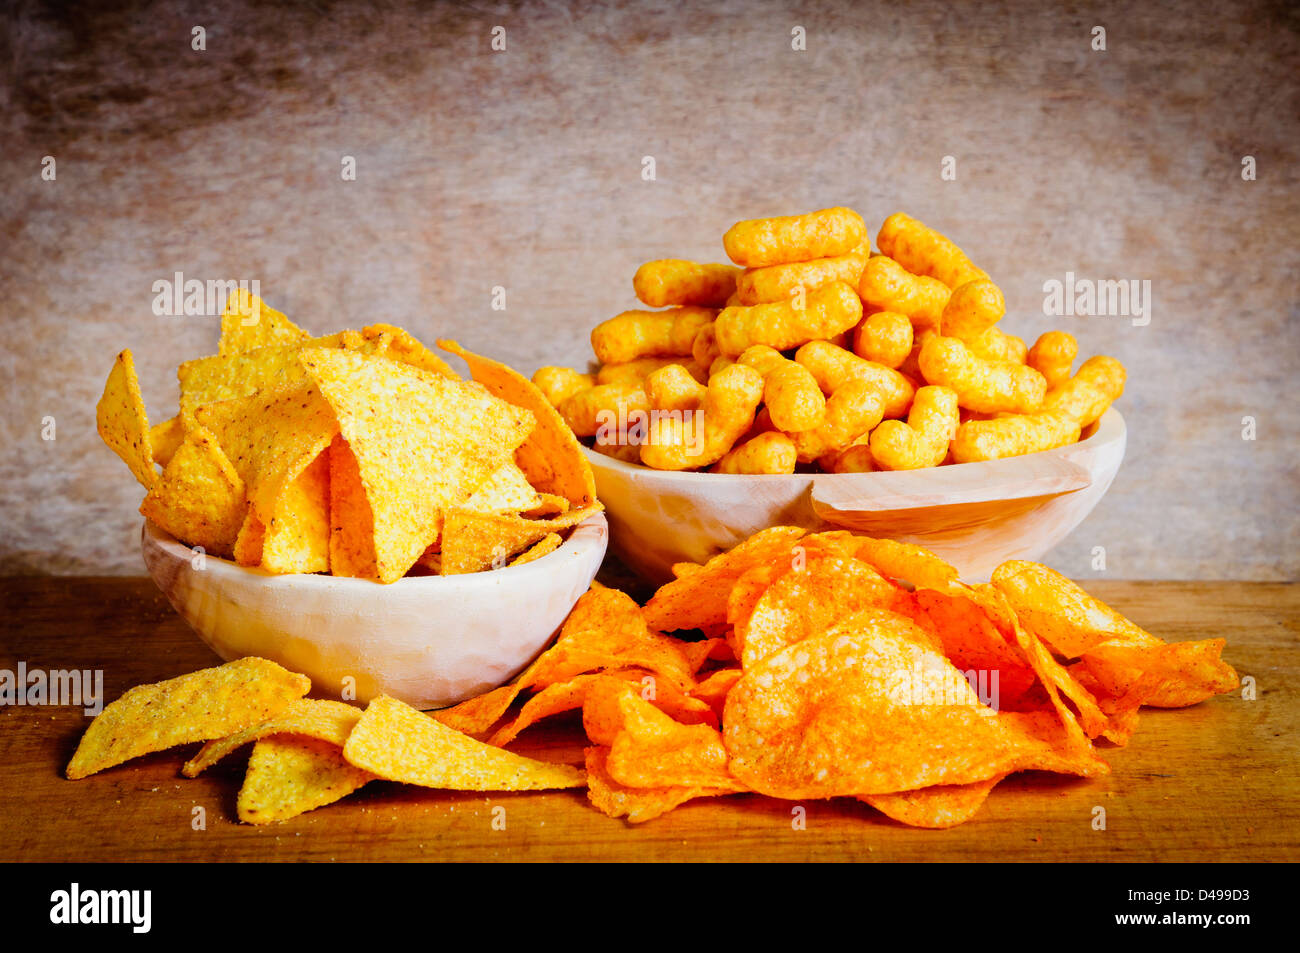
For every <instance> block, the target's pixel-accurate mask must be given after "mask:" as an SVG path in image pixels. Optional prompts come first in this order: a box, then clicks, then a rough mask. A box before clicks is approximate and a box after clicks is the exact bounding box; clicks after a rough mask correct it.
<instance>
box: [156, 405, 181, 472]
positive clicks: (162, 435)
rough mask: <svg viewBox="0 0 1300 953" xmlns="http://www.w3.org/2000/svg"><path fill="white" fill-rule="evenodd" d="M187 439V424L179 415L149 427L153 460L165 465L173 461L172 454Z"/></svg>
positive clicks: (162, 465)
mask: <svg viewBox="0 0 1300 953" xmlns="http://www.w3.org/2000/svg"><path fill="white" fill-rule="evenodd" d="M184 439H185V425H184V424H183V423H182V422H181V418H180V417H179V416H176V417H169V418H168V419H166V420H164V421H163V422H162V423H160V424H154V425H153V426H152V427H150V428H149V445H150V446H151V447H152V448H153V462H154V463H156V464H158V466H160V467H165V466H167V464H168V463H169V462H170V461H171V458H172V454H174V453H175V452H176V448H177V447H179V446H180V445H181V441H182V440H184Z"/></svg>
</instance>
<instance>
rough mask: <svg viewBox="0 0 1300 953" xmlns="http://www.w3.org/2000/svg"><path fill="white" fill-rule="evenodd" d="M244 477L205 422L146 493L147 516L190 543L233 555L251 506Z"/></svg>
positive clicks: (217, 553) (142, 508)
mask: <svg viewBox="0 0 1300 953" xmlns="http://www.w3.org/2000/svg"><path fill="white" fill-rule="evenodd" d="M245 492H246V491H245V487H244V481H243V480H242V479H240V477H239V474H238V473H237V472H236V471H235V468H234V466H233V465H232V464H231V462H230V461H229V460H228V459H226V455H225V454H224V453H223V452H222V451H221V446H220V445H219V444H218V443H217V438H216V437H214V436H213V435H212V433H211V432H210V431H208V430H206V429H204V428H202V427H196V428H194V429H192V430H190V431H189V432H188V433H187V434H186V435H185V439H184V441H182V443H181V445H180V447H179V448H178V449H177V451H176V452H175V453H174V454H173V455H172V458H171V459H170V460H169V461H168V462H167V466H166V468H165V469H164V470H163V473H162V477H161V478H159V480H158V482H157V483H156V484H154V486H153V487H152V488H151V489H150V490H149V492H148V493H147V494H146V495H145V498H144V502H143V503H141V504H140V513H141V514H142V515H143V516H144V518H145V519H147V520H149V522H151V523H153V524H154V525H155V526H158V527H160V528H162V529H164V530H166V531H167V532H169V533H171V534H172V535H173V536H175V537H176V538H177V539H179V540H181V541H182V542H184V543H186V544H188V545H190V546H201V547H203V549H204V551H205V552H209V553H212V554H213V555H215V556H229V555H231V552H232V549H233V547H234V545H235V539H236V537H237V535H238V534H239V528H240V526H241V525H242V524H243V522H244V515H245V513H246V512H247V510H248V505H247V503H246V501H245Z"/></svg>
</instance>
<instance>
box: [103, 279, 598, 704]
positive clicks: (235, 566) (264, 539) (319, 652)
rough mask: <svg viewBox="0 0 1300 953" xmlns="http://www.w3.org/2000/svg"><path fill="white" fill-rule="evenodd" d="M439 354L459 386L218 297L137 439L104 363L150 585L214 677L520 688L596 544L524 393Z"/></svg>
mask: <svg viewBox="0 0 1300 953" xmlns="http://www.w3.org/2000/svg"><path fill="white" fill-rule="evenodd" d="M438 343H439V345H440V346H441V347H442V348H443V349H444V350H446V351H448V352H449V353H452V354H456V355H458V356H459V357H461V358H463V359H464V360H465V361H466V363H467V364H468V365H469V368H470V376H471V377H472V380H462V379H461V378H460V376H459V375H458V374H457V373H456V372H455V371H454V370H452V368H451V367H450V366H449V365H448V364H447V363H446V362H444V361H443V360H442V359H441V358H440V357H438V356H437V355H436V354H434V353H433V352H432V351H430V350H429V349H428V348H426V347H425V346H424V345H423V344H421V343H420V342H419V341H417V340H416V339H415V338H414V337H412V336H411V335H410V334H408V333H407V332H406V331H404V330H402V329H401V328H396V327H392V326H390V325H374V326H371V327H367V328H364V329H362V330H360V331H353V330H347V331H340V332H337V333H335V334H331V335H327V336H324V337H315V338H313V337H311V336H310V335H309V334H308V333H307V332H305V331H303V330H302V329H301V328H298V327H297V326H296V325H294V324H293V323H292V322H291V321H289V319H288V318H287V317H285V316H284V315H283V314H281V313H280V312H278V311H274V310H273V309H271V308H269V307H267V306H266V305H265V303H264V302H262V301H261V300H260V299H258V298H257V297H256V296H253V295H248V294H234V295H232V296H231V300H230V302H229V303H228V305H227V309H226V313H225V314H224V315H223V318H222V334H221V341H220V345H219V348H218V353H217V354H215V355H212V356H209V357H201V358H198V359H195V360H192V361H187V362H185V363H184V364H182V365H181V366H180V368H179V370H178V378H179V380H180V400H179V413H178V414H177V415H176V416H175V417H173V418H171V419H170V420H167V421H165V422H163V423H160V424H158V425H156V426H154V427H150V426H149V421H148V417H147V415H146V413H145V408H144V402H143V400H142V398H141V396H140V390H139V385H138V382H137V380H136V376H135V368H134V364H133V360H132V357H131V352H130V351H129V350H127V351H123V352H122V353H121V354H119V355H118V358H117V360H116V362H115V363H114V366H113V369H112V371H111V373H110V374H109V378H108V382H107V384H106V386H105V389H104V395H103V397H102V398H101V399H100V402H99V405H98V407H97V411H96V419H97V424H98V428H99V432H100V435H101V436H102V437H103V439H104V441H105V443H107V444H108V445H109V446H110V447H111V448H112V449H113V450H114V451H115V452H116V453H118V455H119V456H121V457H122V459H123V460H124V461H125V462H126V463H127V465H128V467H130V469H131V471H132V473H133V474H134V475H135V476H136V478H137V480H139V482H140V483H141V484H142V485H143V486H144V488H145V490H146V495H145V498H144V502H143V503H142V504H141V506H140V512H141V513H142V514H143V515H144V516H145V518H146V520H147V523H146V525H145V529H144V534H143V550H144V556H145V563H146V565H147V566H148V568H149V572H150V574H151V575H152V576H153V578H154V579H155V581H156V582H157V583H158V585H159V587H160V588H161V589H162V590H163V592H164V593H165V594H166V595H167V597H168V598H169V599H170V600H171V602H172V604H173V605H174V606H175V607H176V609H177V611H178V612H180V613H181V615H182V616H183V617H184V618H185V619H186V621H188V622H189V623H190V624H191V625H192V626H193V627H194V628H195V629H196V630H197V631H198V633H199V634H200V636H201V637H202V638H203V639H204V641H206V642H207V643H208V644H209V645H210V646H211V647H212V648H213V649H214V650H215V651H216V652H217V653H218V654H219V655H221V656H222V657H223V658H226V659H231V658H236V657H240V656H244V655H258V656H262V657H265V658H270V659H273V660H276V661H279V662H281V663H282V664H284V665H285V666H287V667H289V668H291V669H293V670H295V671H299V672H303V673H304V674H307V675H309V676H311V678H312V680H313V683H315V684H317V685H320V686H322V687H323V688H325V690H327V691H331V692H334V691H338V692H349V693H350V697H352V698H355V699H358V700H365V699H367V698H369V697H371V696H373V695H377V694H384V693H386V694H390V695H393V696H395V697H398V698H401V699H403V700H404V701H407V702H410V703H411V704H416V705H419V706H421V707H437V706H441V705H448V704H452V703H454V702H456V701H459V700H460V699H462V698H465V697H468V696H470V695H473V694H476V693H478V692H481V691H483V690H485V689H487V688H491V687H492V686H494V685H496V684H498V683H500V682H501V681H504V680H506V679H508V678H509V677H510V676H512V675H513V674H514V673H515V672H517V671H518V670H519V669H520V668H522V667H523V666H524V665H525V664H526V663H527V662H528V661H529V660H530V659H531V657H532V656H533V655H535V654H536V653H537V652H539V651H540V650H541V649H542V647H543V646H544V645H545V643H546V642H547V641H548V640H549V639H550V637H551V636H552V635H553V634H554V632H555V631H556V630H557V629H558V627H559V625H560V623H561V622H562V621H563V619H564V617H565V616H566V615H567V614H568V611H569V609H571V608H572V606H573V604H574V602H575V601H576V600H577V599H578V597H579V596H580V595H581V594H582V593H583V592H584V591H586V589H587V588H588V586H589V585H590V583H591V580H592V578H593V577H594V575H595V573H596V570H597V569H598V568H599V566H600V562H601V558H602V557H603V555H604V551H605V546H606V541H607V536H608V533H607V527H606V523H605V519H604V516H603V515H602V514H601V513H600V510H601V508H602V507H601V505H600V504H599V503H598V502H596V492H595V480H594V476H593V474H592V471H591V467H590V465H589V464H588V462H587V460H586V458H585V456H584V454H583V452H582V449H581V446H580V445H579V444H578V442H577V440H576V439H575V438H574V436H573V434H572V433H571V432H570V431H569V428H568V427H567V426H566V425H565V424H564V422H563V420H562V419H561V418H560V417H559V415H558V413H557V412H556V411H555V410H554V409H553V408H552V407H551V406H550V404H549V403H548V402H547V400H546V398H545V397H544V396H543V395H542V394H541V392H540V391H539V390H538V389H537V388H536V387H534V385H533V384H532V383H531V382H529V381H528V380H527V379H526V378H524V377H521V376H520V375H519V374H517V373H515V372H514V371H512V370H511V369H510V368H508V367H506V366H505V365H503V364H500V363H498V362H496V361H492V360H489V359H487V358H484V357H480V356H479V355H476V354H473V353H471V352H469V351H466V350H465V349H464V348H462V347H460V345H458V344H457V343H456V342H454V341H440V342H438ZM158 467H161V468H162V469H161V472H159V470H158V469H157V468H158Z"/></svg>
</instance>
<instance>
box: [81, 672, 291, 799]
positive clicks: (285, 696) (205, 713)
mask: <svg viewBox="0 0 1300 953" xmlns="http://www.w3.org/2000/svg"><path fill="white" fill-rule="evenodd" d="M310 688H311V682H310V681H309V680H308V678H307V676H305V675H298V674H296V673H294V672H290V671H288V670H286V669H284V668H281V667H280V666H279V665H276V664H275V663H274V662H271V661H268V660H267V659H263V658H255V657H249V658H242V659H238V660H236V661H234V662H227V663H226V664H225V665H219V666H217V667H215V668H205V669H202V670H200V671H197V672H191V673H190V674H188V675H181V676H179V677H177V678H170V679H168V680H167V681H164V682H155V683H154V684H151V685H137V686H136V687H135V688H132V689H130V690H129V691H127V692H126V693H125V694H124V695H123V696H122V697H121V698H119V699H118V700H117V701H115V702H113V703H112V704H111V705H109V706H108V707H106V708H105V709H104V710H103V711H102V712H100V713H99V714H98V715H97V716H96V717H95V720H94V721H92V722H91V723H90V727H89V728H87V729H86V733H85V734H84V735H82V736H81V743H80V744H79V745H78V746H77V751H76V753H75V754H74V755H73V756H72V760H71V761H70V762H68V770H67V775H68V777H69V778H71V779H73V780H76V779H78V778H84V777H86V776H87V775H91V774H94V773H95V772H97V771H103V770H104V769H105V768H111V767H112V766H113V765H115V764H121V763H122V762H123V761H129V760H130V759H132V758H138V757H140V756H141V755H145V754H149V753H150V752H153V751H162V750H163V749H165V748H174V747H175V746H176V745H183V744H188V743H189V742H192V741H207V740H209V739H211V738H222V737H225V736H226V735H229V734H233V733H234V732H236V731H242V730H243V729H244V728H247V727H249V726H250V725H256V724H260V723H261V722H264V721H266V720H267V719H268V718H271V717H274V715H275V714H276V713H277V712H279V711H280V710H281V709H283V708H284V707H285V706H286V705H288V704H289V703H290V702H292V701H293V700H294V699H297V698H301V697H302V696H303V695H306V694H307V692H308V690H309V689H310Z"/></svg>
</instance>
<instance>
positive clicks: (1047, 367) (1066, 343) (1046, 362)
mask: <svg viewBox="0 0 1300 953" xmlns="http://www.w3.org/2000/svg"><path fill="white" fill-rule="evenodd" d="M1078 356H1079V342H1078V341H1076V340H1075V339H1074V335H1073V334H1068V333H1066V332H1065V331H1044V332H1043V333H1042V334H1040V335H1039V336H1038V340H1037V341H1035V342H1034V346H1033V347H1031V348H1030V349H1029V356H1028V359H1027V363H1028V364H1029V366H1030V367H1032V368H1033V369H1034V370H1036V371H1038V373H1040V374H1042V375H1043V377H1045V378H1046V379H1047V388H1048V390H1051V389H1052V388H1053V387H1056V386H1057V385H1058V384H1060V383H1061V382H1063V381H1065V380H1068V379H1069V377H1070V368H1071V366H1073V364H1074V359H1075V358H1076V357H1078Z"/></svg>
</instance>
